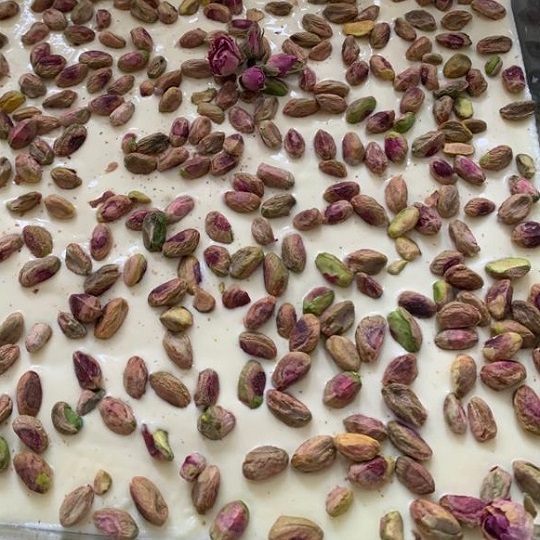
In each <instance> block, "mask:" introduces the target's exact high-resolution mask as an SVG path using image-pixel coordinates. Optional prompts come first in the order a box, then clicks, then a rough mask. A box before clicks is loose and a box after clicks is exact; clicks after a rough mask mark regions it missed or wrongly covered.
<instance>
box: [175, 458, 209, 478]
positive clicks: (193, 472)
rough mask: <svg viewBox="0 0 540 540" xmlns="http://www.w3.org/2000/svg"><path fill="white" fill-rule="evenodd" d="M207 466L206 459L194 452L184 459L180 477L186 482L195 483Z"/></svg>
mask: <svg viewBox="0 0 540 540" xmlns="http://www.w3.org/2000/svg"><path fill="white" fill-rule="evenodd" d="M206 466H207V462H206V458H205V457H204V456H203V455H202V454H198V453H197V452H194V453H192V454H189V455H187V456H186V458H185V459H184V461H183V463H182V466H181V467H180V476H181V477H182V478H183V479H184V480H186V482H194V481H195V480H196V479H197V477H198V476H199V475H200V474H201V473H202V472H203V471H204V469H205V468H206Z"/></svg>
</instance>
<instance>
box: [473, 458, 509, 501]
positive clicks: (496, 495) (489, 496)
mask: <svg viewBox="0 0 540 540" xmlns="http://www.w3.org/2000/svg"><path fill="white" fill-rule="evenodd" d="M511 485H512V475H511V474H510V473H509V472H508V471H505V470H504V469H503V468H502V467H499V466H495V467H492V468H491V469H490V470H489V472H488V473H487V474H486V476H485V477H484V479H483V480H482V485H481V487H480V499H482V500H483V501H485V502H489V501H492V500H494V499H509V498H510V487H511Z"/></svg>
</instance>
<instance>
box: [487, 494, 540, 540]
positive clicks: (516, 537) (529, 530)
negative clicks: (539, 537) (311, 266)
mask: <svg viewBox="0 0 540 540" xmlns="http://www.w3.org/2000/svg"><path fill="white" fill-rule="evenodd" d="M482 534H483V536H484V538H485V539H486V540H500V539H502V538H504V539H505V540H524V539H525V538H533V518H532V516H530V515H529V514H528V513H527V512H526V511H525V508H523V506H522V505H521V504H518V503H516V502H512V501H506V500H503V499H497V500H494V501H492V502H491V503H490V504H488V505H487V506H486V508H485V510H484V518H483V520H482Z"/></svg>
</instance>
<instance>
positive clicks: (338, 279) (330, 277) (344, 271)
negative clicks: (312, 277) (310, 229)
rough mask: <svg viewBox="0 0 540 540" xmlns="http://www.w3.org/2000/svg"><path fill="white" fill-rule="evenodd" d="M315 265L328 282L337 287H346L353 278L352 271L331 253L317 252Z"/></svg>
mask: <svg viewBox="0 0 540 540" xmlns="http://www.w3.org/2000/svg"><path fill="white" fill-rule="evenodd" d="M315 266H316V267H317V270H319V272H320V273H321V274H322V275H323V277H324V278H325V279H326V280H327V281H328V282H329V283H331V284H334V285H338V286H339V287H348V286H349V285H350V284H351V282H352V280H353V274H352V272H351V271H350V270H349V269H348V268H347V267H346V266H345V265H344V264H343V263H342V262H341V261H340V260H339V259H338V258H337V257H336V256H335V255H332V254H331V253H319V254H318V255H317V257H316V258H315Z"/></svg>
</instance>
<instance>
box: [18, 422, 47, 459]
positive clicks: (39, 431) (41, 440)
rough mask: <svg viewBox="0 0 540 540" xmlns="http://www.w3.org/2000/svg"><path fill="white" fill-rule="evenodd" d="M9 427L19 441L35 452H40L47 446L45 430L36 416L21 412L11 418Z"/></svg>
mask: <svg viewBox="0 0 540 540" xmlns="http://www.w3.org/2000/svg"><path fill="white" fill-rule="evenodd" d="M11 427H12V428H13V431H14V432H15V435H17V437H19V439H20V440H21V442H23V443H24V444H25V445H26V446H27V447H28V448H30V450H32V451H33V452H35V453H36V454H42V453H43V452H45V450H47V448H48V447H49V437H48V436H47V432H46V431H45V429H44V427H43V424H42V423H41V421H40V420H38V419H37V418H34V417H33V416H29V415H26V414H21V415H19V416H17V417H16V418H15V419H14V420H13V422H12V424H11Z"/></svg>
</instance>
